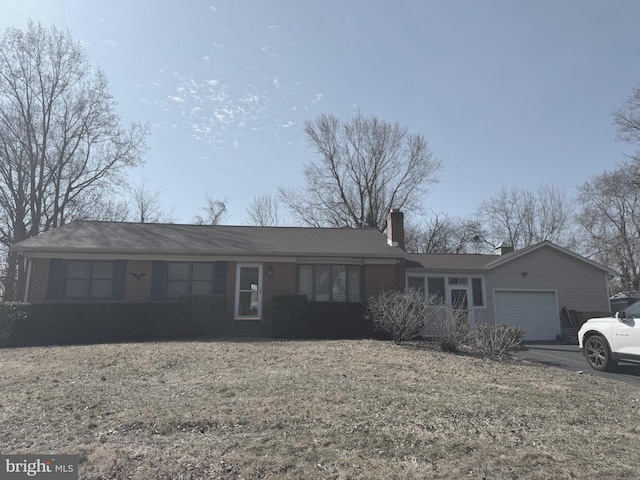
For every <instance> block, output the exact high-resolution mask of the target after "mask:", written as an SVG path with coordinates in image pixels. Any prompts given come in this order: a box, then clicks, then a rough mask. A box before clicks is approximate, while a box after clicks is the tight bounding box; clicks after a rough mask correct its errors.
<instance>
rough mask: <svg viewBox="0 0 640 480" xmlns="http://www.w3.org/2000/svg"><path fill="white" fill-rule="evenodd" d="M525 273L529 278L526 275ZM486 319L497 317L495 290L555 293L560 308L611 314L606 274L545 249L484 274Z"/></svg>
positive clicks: (547, 248) (549, 248)
mask: <svg viewBox="0 0 640 480" xmlns="http://www.w3.org/2000/svg"><path fill="white" fill-rule="evenodd" d="M523 272H526V275H523ZM485 288H486V298H487V312H486V314H487V316H490V317H492V318H495V308H494V295H495V290H514V291H516V290H517V291H547V292H549V291H553V292H556V294H557V299H558V308H559V309H562V307H566V308H568V309H572V310H578V311H588V312H595V311H598V312H607V311H609V299H608V291H607V273H606V272H605V271H603V270H601V269H598V268H596V267H594V266H592V265H589V264H588V263H585V262H582V261H579V260H577V259H575V258H573V257H571V256H569V255H566V254H564V253H562V252H560V251H558V250H555V249H553V248H551V247H543V248H540V249H538V250H535V251H533V252H531V253H529V254H527V255H524V256H522V257H520V258H516V259H514V260H512V261H510V262H508V263H505V264H504V265H501V266H499V267H496V268H495V269H493V270H489V271H487V272H486V273H485Z"/></svg>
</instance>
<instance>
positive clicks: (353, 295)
mask: <svg viewBox="0 0 640 480" xmlns="http://www.w3.org/2000/svg"><path fill="white" fill-rule="evenodd" d="M361 272H362V267H353V266H351V267H349V301H350V302H361V301H362V293H361V291H360V285H361V278H362V277H361V275H362V273H361Z"/></svg>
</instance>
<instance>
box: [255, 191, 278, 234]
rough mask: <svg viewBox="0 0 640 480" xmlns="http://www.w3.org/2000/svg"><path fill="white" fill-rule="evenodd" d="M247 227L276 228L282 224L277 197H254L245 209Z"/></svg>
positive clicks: (268, 195) (265, 195) (267, 195)
mask: <svg viewBox="0 0 640 480" xmlns="http://www.w3.org/2000/svg"><path fill="white" fill-rule="evenodd" d="M247 215H248V217H249V218H248V223H249V225H258V226H260V227H277V226H278V225H281V224H282V219H281V215H280V201H279V200H278V196H277V195H271V194H264V195H256V196H255V197H253V200H251V203H250V204H249V207H247Z"/></svg>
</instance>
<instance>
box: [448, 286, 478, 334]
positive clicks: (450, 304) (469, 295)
mask: <svg viewBox="0 0 640 480" xmlns="http://www.w3.org/2000/svg"><path fill="white" fill-rule="evenodd" d="M453 290H464V291H465V292H466V294H467V321H468V322H469V325H473V306H472V305H471V300H472V298H473V296H472V295H473V289H472V288H471V285H467V284H465V283H456V284H452V285H447V310H448V311H449V315H450V316H452V315H453Z"/></svg>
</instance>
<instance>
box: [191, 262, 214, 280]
mask: <svg viewBox="0 0 640 480" xmlns="http://www.w3.org/2000/svg"><path fill="white" fill-rule="evenodd" d="M192 268H193V271H192V272H193V273H192V278H193V280H213V264H212V263H194V264H193V267H192Z"/></svg>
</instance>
